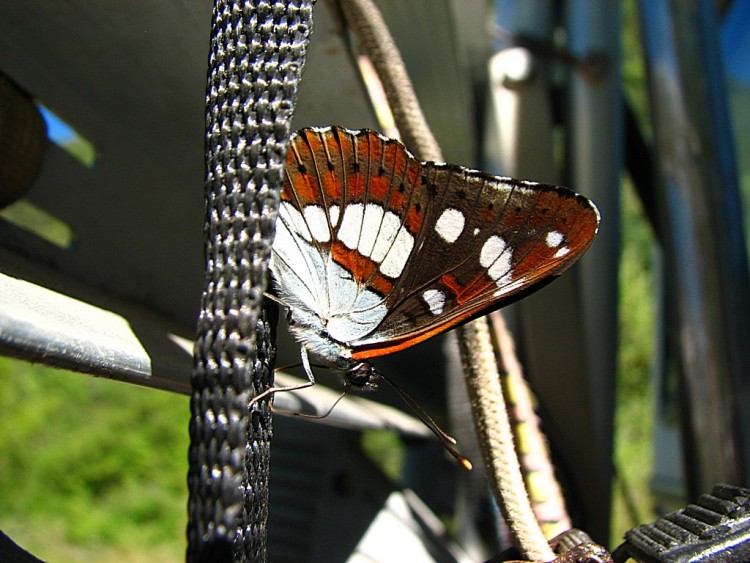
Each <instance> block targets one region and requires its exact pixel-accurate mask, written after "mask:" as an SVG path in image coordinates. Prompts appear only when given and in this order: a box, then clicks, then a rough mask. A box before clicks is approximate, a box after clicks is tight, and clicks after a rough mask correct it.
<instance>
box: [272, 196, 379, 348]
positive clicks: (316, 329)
mask: <svg viewBox="0 0 750 563" xmlns="http://www.w3.org/2000/svg"><path fill="white" fill-rule="evenodd" d="M311 230H312V231H313V232H315V231H316V230H317V228H316V227H315V226H313V227H312V228H310V227H308V224H307V222H306V221H305V217H303V216H302V214H301V213H300V212H299V211H298V210H297V209H295V208H294V206H293V205H292V204H291V203H289V202H282V203H281V207H280V209H279V221H278V223H277V227H276V240H275V241H274V245H273V254H272V258H271V271H272V272H273V274H274V279H275V282H276V287H277V289H278V292H279V298H280V299H281V300H282V301H283V302H284V303H286V304H287V305H288V306H289V307H290V309H291V311H292V318H293V320H294V324H293V325H292V326H291V327H290V328H291V330H292V331H293V332H295V334H296V335H297V337H298V338H299V339H300V340H301V341H302V344H303V345H304V346H306V347H307V348H309V349H310V350H311V351H313V352H314V353H316V354H317V355H319V356H321V357H323V358H325V359H328V360H329V361H332V362H334V363H335V362H336V360H338V359H339V358H340V357H344V358H346V357H349V356H350V355H351V354H350V351H349V349H348V347H347V346H346V344H347V343H350V342H353V341H356V340H358V339H361V338H363V337H365V336H367V335H368V334H370V333H372V332H373V331H375V330H376V329H377V327H378V325H379V324H380V322H381V321H382V320H383V318H384V317H385V315H386V314H387V312H388V309H387V307H386V306H385V304H384V303H383V299H382V298H381V297H379V296H378V295H376V294H375V293H373V292H372V291H369V290H366V289H364V288H362V287H361V286H359V285H358V284H357V283H356V282H355V281H354V279H352V276H351V274H350V273H348V272H347V271H346V270H345V269H344V268H342V267H341V266H339V265H338V264H336V263H335V262H334V261H333V259H332V257H331V256H330V254H329V253H328V252H326V251H325V250H324V249H321V248H319V247H318V246H316V245H314V244H313V243H312V240H313V237H312V234H311ZM316 234H317V233H316ZM326 335H327V336H326Z"/></svg>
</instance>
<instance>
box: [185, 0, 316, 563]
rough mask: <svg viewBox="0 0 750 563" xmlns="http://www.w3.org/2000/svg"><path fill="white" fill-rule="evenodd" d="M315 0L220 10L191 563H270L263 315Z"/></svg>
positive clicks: (194, 411) (211, 106)
mask: <svg viewBox="0 0 750 563" xmlns="http://www.w3.org/2000/svg"><path fill="white" fill-rule="evenodd" d="M312 4H313V1H312V0H277V1H270V0H269V1H263V0H237V1H236V2H233V1H232V0H216V1H215V4H214V11H213V18H212V27H211V53H210V59H209V72H208V87H207V94H206V173H207V179H206V278H205V289H204V293H203V298H202V309H201V314H200V318H199V321H198V336H197V340H196V344H195V371H194V374H193V381H192V384H193V393H192V398H191V404H190V409H191V420H190V453H189V457H190V469H189V472H188V488H189V493H190V497H189V501H188V512H189V522H188V541H189V546H188V561H192V562H195V561H264V560H265V559H266V522H267V516H268V477H269V457H270V442H269V440H270V437H271V418H270V413H269V411H268V402H267V401H260V402H259V403H258V404H257V405H254V407H253V412H252V413H250V412H249V411H248V402H249V399H250V398H251V397H252V396H253V395H254V394H255V393H256V392H257V390H258V389H263V388H266V387H268V386H269V385H270V383H271V378H272V375H271V362H272V354H273V347H272V338H271V336H272V335H271V329H270V325H269V324H268V323H267V322H266V320H265V315H263V314H262V313H261V311H262V303H263V292H264V290H265V287H266V280H267V269H268V258H269V256H270V250H271V243H272V240H273V234H274V221H275V218H276V214H277V210H278V204H279V193H280V190H281V183H282V166H283V163H284V159H285V156H286V150H287V146H288V141H289V135H290V129H291V128H290V122H291V118H292V113H293V108H294V101H295V98H296V95H297V86H298V83H299V79H300V75H301V72H302V66H303V63H304V57H305V54H306V51H307V44H308V39H309V34H310V31H311V27H312Z"/></svg>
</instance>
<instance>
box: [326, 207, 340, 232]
mask: <svg viewBox="0 0 750 563" xmlns="http://www.w3.org/2000/svg"><path fill="white" fill-rule="evenodd" d="M340 210H341V208H340V207H339V206H338V205H332V206H331V207H329V208H328V217H329V218H330V219H331V227H335V226H336V225H338V224H339V211H340Z"/></svg>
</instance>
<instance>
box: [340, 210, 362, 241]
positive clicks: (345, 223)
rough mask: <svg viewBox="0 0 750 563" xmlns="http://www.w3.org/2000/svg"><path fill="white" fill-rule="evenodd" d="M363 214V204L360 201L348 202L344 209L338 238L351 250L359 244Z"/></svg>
mask: <svg viewBox="0 0 750 563" xmlns="http://www.w3.org/2000/svg"><path fill="white" fill-rule="evenodd" d="M363 215H364V205H362V204H361V203H350V204H349V205H347V206H346V208H345V209H344V217H343V218H342V219H341V227H339V233H338V236H339V240H340V241H341V242H343V243H344V245H346V247H347V248H350V249H352V250H353V249H355V248H357V245H358V244H359V233H360V232H361V231H362V217H363Z"/></svg>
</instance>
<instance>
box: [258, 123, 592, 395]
mask: <svg viewBox="0 0 750 563" xmlns="http://www.w3.org/2000/svg"><path fill="white" fill-rule="evenodd" d="M598 225H599V212H598V210H597V208H596V206H595V205H594V204H593V203H592V202H591V201H589V200H588V199H586V198H585V197H583V196H581V195H578V194H576V193H574V192H572V191H570V190H568V189H565V188H561V187H557V186H552V185H545V184H537V183H533V182H525V181H520V180H514V179H511V178H501V177H496V176H491V175H488V174H485V173H482V172H480V171H477V170H470V169H467V168H463V167H460V166H455V165H451V164H438V163H432V162H420V161H419V160H418V159H417V158H415V157H414V156H413V155H412V154H411V153H410V152H409V151H408V150H407V149H406V147H404V145H402V144H401V143H400V142H398V141H396V140H393V139H388V138H386V137H383V136H382V135H380V134H378V133H376V132H374V131H369V130H360V131H353V130H349V129H344V128H340V127H324V128H307V129H302V130H300V131H298V132H297V133H296V134H295V135H294V136H293V137H292V139H291V144H290V147H289V150H288V153H287V159H286V167H285V181H284V186H283V189H282V192H281V202H280V207H279V219H278V222H277V226H276V238H275V241H274V243H273V247H272V256H271V262H270V269H271V272H272V273H273V278H274V284H275V288H276V295H277V298H278V299H279V300H280V301H281V302H282V303H283V304H284V305H285V306H286V307H287V308H288V310H289V325H290V330H291V332H292V333H293V334H294V335H295V337H296V338H297V339H298V340H299V342H300V343H301V348H302V363H303V365H304V368H305V371H306V373H307V376H308V378H309V379H310V383H308V384H305V386H307V385H310V384H312V383H314V378H313V375H312V370H311V368H310V361H309V357H308V353H312V354H313V355H314V356H317V357H318V358H320V359H322V360H323V361H324V362H325V363H326V364H328V365H330V366H332V367H334V368H337V369H339V370H341V372H342V373H343V374H344V376H345V378H346V380H347V381H348V382H349V383H350V384H351V385H354V386H357V387H364V388H367V387H368V386H369V385H371V384H372V383H373V381H374V379H375V378H376V377H377V372H376V371H375V370H374V368H373V367H372V365H371V364H370V360H371V359H372V358H375V357H378V356H382V355H385V354H390V353H392V352H397V351H399V350H403V349H405V348H408V347H410V346H413V345H415V344H417V343H419V342H422V341H424V340H426V339H428V338H431V337H432V336H435V335H437V334H440V333H442V332H445V331H447V330H449V329H451V328H454V327H456V326H457V325H459V324H461V323H464V322H467V321H469V320H470V319H473V318H475V317H478V316H481V315H484V314H486V313H488V312H490V311H492V310H494V309H497V308H499V307H501V306H503V305H506V304H508V303H509V302H511V301H512V300H513V299H514V298H516V297H518V296H519V294H522V293H526V292H527V291H528V290H529V289H530V288H535V287H538V286H540V285H542V284H543V283H544V282H545V281H549V280H550V279H551V278H552V277H553V276H557V275H559V274H561V273H562V272H564V271H565V270H566V269H567V268H569V267H570V266H571V265H572V264H573V263H575V262H576V261H577V260H578V259H579V258H580V257H581V255H582V254H583V253H584V252H585V251H586V250H587V249H588V247H589V245H590V244H591V242H592V240H593V238H594V236H595V234H596V232H597V230H598Z"/></svg>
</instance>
